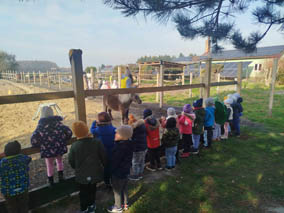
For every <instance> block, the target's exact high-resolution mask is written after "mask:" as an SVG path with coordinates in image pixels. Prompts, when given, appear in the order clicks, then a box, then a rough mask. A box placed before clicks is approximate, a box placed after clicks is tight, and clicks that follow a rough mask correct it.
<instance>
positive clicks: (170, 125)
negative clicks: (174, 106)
mask: <svg viewBox="0 0 284 213" xmlns="http://www.w3.org/2000/svg"><path fill="white" fill-rule="evenodd" d="M176 125H177V121H176V119H175V118H169V119H168V120H167V123H166V128H169V129H171V128H175V127H176Z"/></svg>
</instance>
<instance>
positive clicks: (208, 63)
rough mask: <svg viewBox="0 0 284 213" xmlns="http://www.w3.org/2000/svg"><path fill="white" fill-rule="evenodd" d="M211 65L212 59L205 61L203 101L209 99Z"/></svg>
mask: <svg viewBox="0 0 284 213" xmlns="http://www.w3.org/2000/svg"><path fill="white" fill-rule="evenodd" d="M211 65H212V58H209V59H207V61H206V69H205V81H204V84H205V88H204V90H205V91H204V100H206V99H207V98H209V97H210V83H211Z"/></svg>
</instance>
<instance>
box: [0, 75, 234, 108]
mask: <svg viewBox="0 0 284 213" xmlns="http://www.w3.org/2000/svg"><path fill="white" fill-rule="evenodd" d="M235 84H237V81H228V82H214V83H211V84H210V86H212V87H214V86H228V85H235ZM204 87H205V85H204V84H203V83H201V84H189V85H179V86H163V87H145V88H126V89H101V90H85V97H88V96H103V95H114V94H129V93H152V92H166V91H174V90H186V89H193V88H204ZM73 97H74V92H73V91H65V92H48V93H37V94H24V95H7V96H0V105H3V104H16V103H24V102H35V101H45V100H54V99H63V98H73Z"/></svg>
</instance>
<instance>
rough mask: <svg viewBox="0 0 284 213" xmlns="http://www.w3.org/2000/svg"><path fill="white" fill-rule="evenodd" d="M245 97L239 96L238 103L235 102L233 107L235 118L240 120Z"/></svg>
mask: <svg viewBox="0 0 284 213" xmlns="http://www.w3.org/2000/svg"><path fill="white" fill-rule="evenodd" d="M242 102H243V98H242V97H239V98H238V100H237V102H236V103H233V104H232V105H231V107H232V108H233V120H239V119H240V116H241V115H242V112H243V107H242V104H241V103H242Z"/></svg>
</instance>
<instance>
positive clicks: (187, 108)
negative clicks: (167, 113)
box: [183, 104, 192, 113]
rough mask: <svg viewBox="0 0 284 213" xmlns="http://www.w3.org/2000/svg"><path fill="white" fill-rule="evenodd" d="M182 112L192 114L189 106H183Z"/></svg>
mask: <svg viewBox="0 0 284 213" xmlns="http://www.w3.org/2000/svg"><path fill="white" fill-rule="evenodd" d="M183 112H185V113H192V108H191V105H190V104H186V105H184V106H183Z"/></svg>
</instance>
